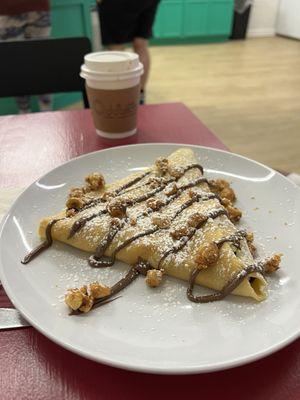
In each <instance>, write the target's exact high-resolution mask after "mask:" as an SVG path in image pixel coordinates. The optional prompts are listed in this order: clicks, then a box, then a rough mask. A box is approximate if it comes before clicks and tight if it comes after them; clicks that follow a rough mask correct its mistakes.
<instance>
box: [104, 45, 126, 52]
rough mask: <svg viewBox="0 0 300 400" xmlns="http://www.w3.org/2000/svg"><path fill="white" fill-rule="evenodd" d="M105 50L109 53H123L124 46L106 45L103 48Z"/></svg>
mask: <svg viewBox="0 0 300 400" xmlns="http://www.w3.org/2000/svg"><path fill="white" fill-rule="evenodd" d="M105 48H106V49H107V50H110V51H124V50H125V45H124V44H108V45H106V46H105Z"/></svg>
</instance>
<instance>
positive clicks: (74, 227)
mask: <svg viewBox="0 0 300 400" xmlns="http://www.w3.org/2000/svg"><path fill="white" fill-rule="evenodd" d="M193 168H198V169H199V170H200V171H201V173H203V168H202V166H201V165H199V164H191V165H188V166H187V167H185V168H184V169H183V171H182V174H184V173H185V172H187V171H189V170H191V169H193ZM150 174H151V171H147V172H145V173H144V174H142V175H140V176H138V177H136V178H134V179H132V180H131V181H129V182H127V183H126V184H124V185H122V186H120V187H119V188H117V189H116V190H115V191H114V192H113V194H114V195H118V194H119V195H120V194H122V191H124V190H126V189H128V188H130V187H131V186H133V185H135V184H136V183H138V182H139V181H141V180H142V179H144V178H145V177H146V176H148V175H150ZM178 179H179V178H178ZM175 180H176V179H174V178H171V179H170V180H168V181H167V182H166V183H165V184H164V185H163V186H162V187H158V188H157V189H155V190H152V191H150V192H148V193H146V194H144V195H142V196H140V197H139V198H137V199H135V200H128V201H127V203H126V206H132V205H134V204H136V203H139V202H143V201H145V200H147V199H148V198H150V197H152V196H153V195H155V194H157V193H159V192H161V191H162V190H163V189H164V188H165V187H166V186H167V184H169V183H171V182H174V181H175ZM195 182H197V183H194V184H193V185H195V184H198V183H200V182H207V179H206V178H203V177H201V178H198V180H196V181H195ZM190 185H191V184H187V185H185V186H183V187H182V189H186V188H188V187H191V186H190ZM173 199H175V197H172V198H171V199H169V201H168V203H167V204H169V202H171V201H172V200H173ZM101 202H103V199H102V198H100V199H96V200H91V201H90V202H88V203H87V204H86V205H85V206H84V207H83V208H81V209H80V211H79V212H82V211H84V210H86V209H89V208H91V207H94V206H96V205H97V204H100V203H101ZM107 212H108V211H107V210H106V208H105V209H102V210H100V211H98V212H97V213H93V214H91V215H89V216H86V217H82V218H80V219H78V220H77V221H75V222H74V224H73V225H72V227H71V230H70V233H69V237H68V238H71V237H73V236H74V235H75V233H76V232H78V231H79V230H80V229H82V228H83V227H84V226H85V225H86V223H87V222H88V221H91V220H92V219H93V218H96V217H98V216H101V215H104V214H107ZM59 220H60V219H58V220H53V221H51V222H50V223H49V224H48V225H47V228H46V241H44V242H43V243H41V244H40V245H38V246H37V247H36V248H35V249H33V250H32V251H31V252H30V253H29V254H27V255H26V256H25V257H24V259H23V260H22V261H21V262H22V263H23V264H27V263H28V262H30V261H31V260H32V259H33V258H34V257H36V256H37V255H38V254H40V253H41V252H43V251H44V250H46V249H47V248H48V247H50V246H51V245H52V242H53V240H52V235H51V229H52V226H53V225H54V224H55V223H56V222H57V221H59ZM111 240H113V238H112V239H111ZM92 262H93V261H92Z"/></svg>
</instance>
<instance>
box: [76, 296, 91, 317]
mask: <svg viewBox="0 0 300 400" xmlns="http://www.w3.org/2000/svg"><path fill="white" fill-rule="evenodd" d="M93 304H94V301H93V297H92V296H88V295H84V296H83V299H82V305H81V307H79V311H81V312H83V313H87V312H89V311H90V310H91V308H92V307H93Z"/></svg>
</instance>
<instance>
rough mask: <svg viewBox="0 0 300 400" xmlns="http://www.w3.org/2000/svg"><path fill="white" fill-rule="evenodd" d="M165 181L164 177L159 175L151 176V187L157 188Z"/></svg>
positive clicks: (149, 181)
mask: <svg viewBox="0 0 300 400" xmlns="http://www.w3.org/2000/svg"><path fill="white" fill-rule="evenodd" d="M163 182H164V179H163V178H161V177H159V176H153V177H152V178H150V179H149V180H148V183H149V186H150V188H151V189H155V188H157V187H159V186H161V185H162V183H163Z"/></svg>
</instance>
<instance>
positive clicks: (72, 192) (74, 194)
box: [69, 187, 84, 198]
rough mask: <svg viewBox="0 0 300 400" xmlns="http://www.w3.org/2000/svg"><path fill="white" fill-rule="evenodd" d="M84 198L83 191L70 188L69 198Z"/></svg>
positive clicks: (78, 188)
mask: <svg viewBox="0 0 300 400" xmlns="http://www.w3.org/2000/svg"><path fill="white" fill-rule="evenodd" d="M83 196H84V190H83V189H82V188H80V187H72V188H71V189H70V193H69V197H78V198H81V197H83Z"/></svg>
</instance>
